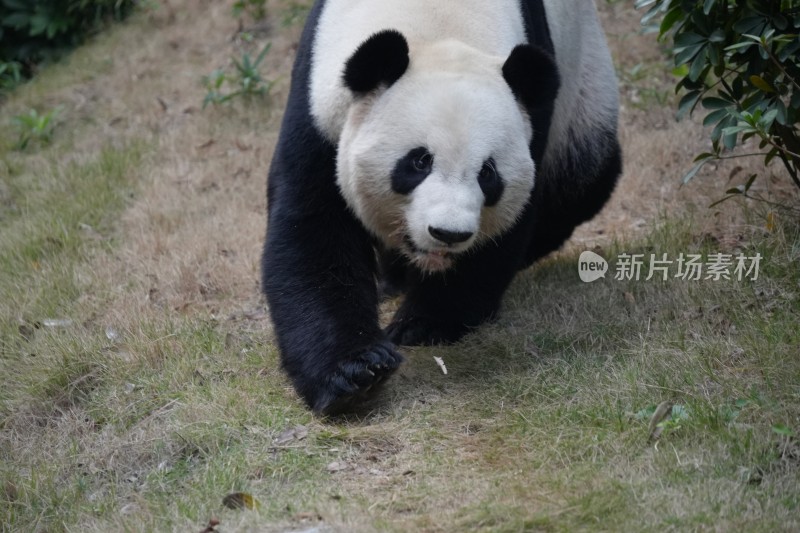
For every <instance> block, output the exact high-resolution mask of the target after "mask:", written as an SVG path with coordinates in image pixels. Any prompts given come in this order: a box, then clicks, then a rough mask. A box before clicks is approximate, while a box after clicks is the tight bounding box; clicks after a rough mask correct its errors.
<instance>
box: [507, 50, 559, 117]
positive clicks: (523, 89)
mask: <svg viewBox="0 0 800 533" xmlns="http://www.w3.org/2000/svg"><path fill="white" fill-rule="evenodd" d="M503 77H504V78H505V80H506V83H508V85H509V86H510V87H511V90H512V91H513V92H514V96H516V97H517V99H518V100H519V101H520V102H522V104H523V105H524V106H525V107H527V108H528V109H540V108H542V107H544V106H547V105H550V104H551V103H552V102H553V100H555V98H556V95H557V94H558V88H559V86H560V84H561V82H560V80H559V78H558V68H557V67H556V63H555V61H554V60H553V57H552V56H551V55H550V54H548V53H547V52H545V51H544V50H542V49H541V48H539V47H537V46H531V45H529V44H520V45H518V46H517V47H515V48H514V49H513V50H512V51H511V55H509V56H508V59H507V60H506V62H505V64H504V65H503Z"/></svg>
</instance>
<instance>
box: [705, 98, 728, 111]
mask: <svg viewBox="0 0 800 533" xmlns="http://www.w3.org/2000/svg"><path fill="white" fill-rule="evenodd" d="M702 103H703V107H705V108H706V109H723V108H726V107H730V106H732V105H733V102H731V101H729V100H723V99H722V98H717V97H716V96H709V97H707V98H703V101H702Z"/></svg>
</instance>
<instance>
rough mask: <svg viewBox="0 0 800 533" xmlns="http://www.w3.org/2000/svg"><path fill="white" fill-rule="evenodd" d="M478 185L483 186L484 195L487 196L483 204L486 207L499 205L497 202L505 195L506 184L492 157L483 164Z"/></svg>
mask: <svg viewBox="0 0 800 533" xmlns="http://www.w3.org/2000/svg"><path fill="white" fill-rule="evenodd" d="M478 185H480V186H481V191H483V196H484V198H486V200H485V201H484V202H483V205H485V206H486V207H494V206H495V205H497V202H499V201H500V198H502V196H503V191H504V190H505V188H506V184H505V182H504V181H503V177H502V176H500V174H498V172H497V167H496V165H495V163H494V161H493V160H492V159H489V160H488V161H486V163H484V164H483V169H481V173H480V174H479V175H478Z"/></svg>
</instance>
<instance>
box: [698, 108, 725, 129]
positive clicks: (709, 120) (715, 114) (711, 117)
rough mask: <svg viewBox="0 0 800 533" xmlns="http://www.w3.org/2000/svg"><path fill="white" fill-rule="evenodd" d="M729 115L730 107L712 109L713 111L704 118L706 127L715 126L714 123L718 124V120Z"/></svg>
mask: <svg viewBox="0 0 800 533" xmlns="http://www.w3.org/2000/svg"><path fill="white" fill-rule="evenodd" d="M727 116H728V109H717V110H715V111H712V112H711V113H709V114H708V115H706V118H704V119H703V126H706V127H709V126H713V125H714V124H716V123H717V122H719V121H720V120H722V119H723V118H725V117H727Z"/></svg>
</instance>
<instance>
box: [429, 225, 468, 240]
mask: <svg viewBox="0 0 800 533" xmlns="http://www.w3.org/2000/svg"><path fill="white" fill-rule="evenodd" d="M428 233H430V234H431V236H432V237H433V238H434V239H436V240H437V241H442V242H443V243H445V244H457V243H460V242H464V241H466V240H469V238H470V237H472V235H473V234H472V233H471V232H469V231H449V230H446V229H441V228H434V227H433V226H428Z"/></svg>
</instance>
